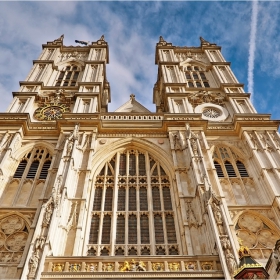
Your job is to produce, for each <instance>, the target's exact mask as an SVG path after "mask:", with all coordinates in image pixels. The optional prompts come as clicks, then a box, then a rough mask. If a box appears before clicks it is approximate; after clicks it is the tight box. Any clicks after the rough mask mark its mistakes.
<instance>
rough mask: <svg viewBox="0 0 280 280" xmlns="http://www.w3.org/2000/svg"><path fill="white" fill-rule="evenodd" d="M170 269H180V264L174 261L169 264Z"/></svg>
mask: <svg viewBox="0 0 280 280" xmlns="http://www.w3.org/2000/svg"><path fill="white" fill-rule="evenodd" d="M168 267H169V270H170V271H180V264H179V263H176V262H173V263H169V264H168Z"/></svg>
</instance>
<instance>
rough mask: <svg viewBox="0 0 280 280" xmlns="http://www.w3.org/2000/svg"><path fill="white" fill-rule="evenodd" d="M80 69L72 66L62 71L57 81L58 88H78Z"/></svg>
mask: <svg viewBox="0 0 280 280" xmlns="http://www.w3.org/2000/svg"><path fill="white" fill-rule="evenodd" d="M79 73H80V69H79V67H78V66H76V65H74V64H72V65H68V66H66V67H65V68H64V69H63V70H62V71H60V72H59V75H58V78H57V80H56V84H55V86H56V87H70V86H71V87H73V86H76V83H77V80H78V77H79Z"/></svg>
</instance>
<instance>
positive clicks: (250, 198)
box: [213, 146, 265, 205]
mask: <svg viewBox="0 0 280 280" xmlns="http://www.w3.org/2000/svg"><path fill="white" fill-rule="evenodd" d="M213 161H214V166H215V169H216V173H217V175H218V178H220V183H221V186H222V188H223V191H224V195H225V198H226V201H227V202H228V203H229V204H233V205H234V204H238V205H246V204H248V205H253V204H261V203H265V201H264V200H261V196H260V194H259V193H260V192H259V191H258V190H257V185H256V184H255V182H254V179H253V178H252V177H250V176H249V174H248V172H247V170H246V167H245V165H244V163H243V159H242V158H241V157H240V156H239V155H238V154H236V153H235V152H233V151H232V150H231V149H230V148H229V147H226V146H219V147H216V148H215V150H214V153H213Z"/></svg>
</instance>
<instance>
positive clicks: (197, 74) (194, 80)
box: [185, 66, 210, 88]
mask: <svg viewBox="0 0 280 280" xmlns="http://www.w3.org/2000/svg"><path fill="white" fill-rule="evenodd" d="M185 77H186V79H187V86H188V87H198V88H201V87H205V88H207V87H210V85H209V81H208V80H207V78H206V75H205V73H204V72H203V69H202V68H201V67H198V66H187V71H185Z"/></svg>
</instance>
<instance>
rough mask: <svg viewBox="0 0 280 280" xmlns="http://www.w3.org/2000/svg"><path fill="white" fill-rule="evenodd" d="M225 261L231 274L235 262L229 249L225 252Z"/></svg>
mask: <svg viewBox="0 0 280 280" xmlns="http://www.w3.org/2000/svg"><path fill="white" fill-rule="evenodd" d="M226 261H227V265H228V270H229V272H230V274H233V273H234V271H235V270H236V262H235V259H234V256H233V254H232V253H231V252H230V251H229V250H228V252H227V253H226Z"/></svg>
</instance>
